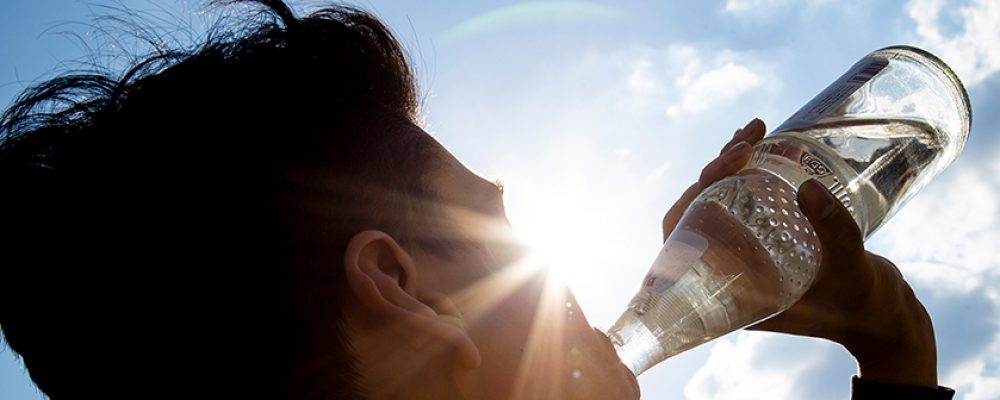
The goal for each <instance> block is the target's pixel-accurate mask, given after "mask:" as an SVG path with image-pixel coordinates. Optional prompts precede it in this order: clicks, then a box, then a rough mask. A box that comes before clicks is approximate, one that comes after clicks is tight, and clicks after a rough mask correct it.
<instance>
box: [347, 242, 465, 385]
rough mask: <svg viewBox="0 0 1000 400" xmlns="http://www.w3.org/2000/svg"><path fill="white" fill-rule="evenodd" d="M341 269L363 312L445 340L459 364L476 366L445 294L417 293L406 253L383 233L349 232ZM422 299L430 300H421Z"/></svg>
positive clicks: (414, 272) (416, 280)
mask: <svg viewBox="0 0 1000 400" xmlns="http://www.w3.org/2000/svg"><path fill="white" fill-rule="evenodd" d="M344 272H345V275H346V277H347V284H348V287H349V289H350V291H351V293H352V294H353V295H354V296H355V298H357V299H358V301H359V303H360V304H361V306H362V307H364V308H365V309H366V311H368V312H371V313H373V314H374V315H377V316H380V317H385V318H387V319H388V320H390V321H393V322H395V323H400V324H402V325H403V326H404V327H405V329H406V330H407V332H412V335H421V334H422V335H429V336H431V337H434V338H438V339H441V340H444V341H446V342H447V343H449V344H450V345H451V346H452V347H453V348H454V349H455V350H456V352H457V354H458V357H459V359H460V361H461V362H462V365H464V366H465V367H467V368H475V367H478V366H479V363H480V355H479V349H478V348H477V347H476V345H475V344H474V343H473V342H472V338H471V337H469V334H468V333H467V332H466V331H465V328H464V327H463V326H462V323H461V320H460V319H458V318H456V315H455V313H454V312H452V311H453V310H454V308H453V307H449V306H444V307H443V306H441V304H450V301H448V300H447V298H446V297H444V296H441V295H431V294H425V293H420V292H419V286H420V285H419V275H418V271H417V268H416V264H415V263H414V261H413V258H412V257H410V254H409V253H407V252H406V250H405V249H403V248H402V247H400V246H399V244H398V243H396V241H395V240H394V239H393V238H392V237H391V236H389V235H388V234H386V233H385V232H381V231H376V230H367V231H363V232H360V233H358V234H356V235H354V237H353V238H351V241H350V242H349V243H348V244H347V250H346V251H345V252H344ZM425 302H427V303H429V304H430V305H428V304H425Z"/></svg>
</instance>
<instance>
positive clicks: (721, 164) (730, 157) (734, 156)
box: [698, 142, 750, 188]
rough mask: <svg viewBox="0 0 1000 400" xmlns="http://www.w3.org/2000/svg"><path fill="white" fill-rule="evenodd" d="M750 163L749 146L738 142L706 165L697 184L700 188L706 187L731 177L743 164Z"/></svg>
mask: <svg viewBox="0 0 1000 400" xmlns="http://www.w3.org/2000/svg"><path fill="white" fill-rule="evenodd" d="M747 161H750V144H749V143H747V142H739V143H737V144H736V145H735V146H733V147H732V148H730V149H729V151H727V152H725V153H724V154H723V155H721V156H719V158H716V159H715V160H712V162H710V163H708V165H706V166H705V168H704V169H702V170H701V176H700V177H699V178H698V183H699V184H701V186H702V187H703V188H704V187H708V185H711V184H712V183H715V181H717V180H719V179H722V178H725V177H727V176H729V175H732V174H733V173H735V172H736V171H739V170H740V168H742V167H743V165H744V164H746V163H747Z"/></svg>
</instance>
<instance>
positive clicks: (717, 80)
mask: <svg viewBox="0 0 1000 400" xmlns="http://www.w3.org/2000/svg"><path fill="white" fill-rule="evenodd" d="M691 65H692V66H697V64H696V63H692V64H691ZM688 79H689V77H688V76H687V75H685V76H682V77H681V79H679V80H678V82H677V86H678V87H679V88H680V89H682V90H683V91H684V96H683V98H682V100H681V102H680V104H677V105H671V106H669V107H668V108H667V114H669V115H670V116H677V115H680V114H681V113H682V112H687V113H698V112H702V111H705V110H708V109H710V108H712V107H716V106H717V105H719V104H720V103H722V102H725V101H728V100H730V99H733V98H736V97H739V96H740V95H742V94H744V93H746V92H747V91H749V90H750V89H753V88H755V87H757V86H760V84H761V83H762V82H763V78H761V76H760V75H758V74H757V73H756V72H754V71H752V70H751V69H750V68H747V67H746V66H745V65H741V64H737V63H734V62H728V63H726V64H725V65H723V66H721V67H718V68H713V69H710V70H708V71H705V72H703V73H700V74H698V75H697V77H696V78H694V79H693V80H688Z"/></svg>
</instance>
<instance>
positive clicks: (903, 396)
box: [851, 375, 955, 400]
mask: <svg viewBox="0 0 1000 400" xmlns="http://www.w3.org/2000/svg"><path fill="white" fill-rule="evenodd" d="M953 396H955V391H954V390H951V389H949V388H946V387H944V386H938V387H937V389H932V388H929V387H922V386H897V385H889V384H885V383H878V382H872V381H869V380H866V379H861V378H858V377H857V375H855V376H854V377H853V378H852V379H851V400H897V399H898V400H951V398H952V397H953Z"/></svg>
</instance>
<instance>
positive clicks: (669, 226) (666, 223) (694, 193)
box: [663, 182, 702, 242]
mask: <svg viewBox="0 0 1000 400" xmlns="http://www.w3.org/2000/svg"><path fill="white" fill-rule="evenodd" d="M701 190H702V187H701V185H700V184H698V182H695V183H693V184H691V186H689V187H688V188H687V190H685V191H684V193H683V194H681V198H679V199H677V202H675V203H674V205H673V206H671V207H670V210H668V211H667V214H666V215H664V216H663V241H664V242H666V241H667V237H668V236H670V232H673V231H674V228H676V227H677V222H679V221H680V220H681V216H683V215H684V211H685V210H687V208H688V206H689V205H691V202H692V201H694V199H695V197H698V194H700V193H701Z"/></svg>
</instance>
